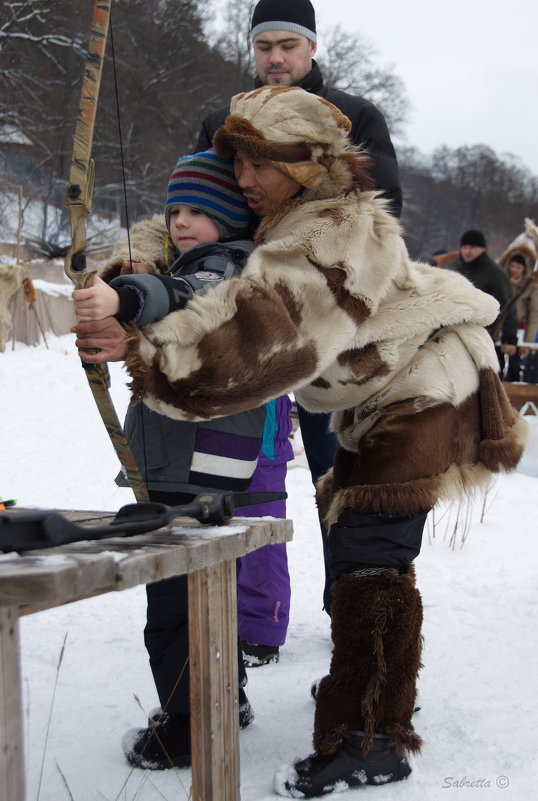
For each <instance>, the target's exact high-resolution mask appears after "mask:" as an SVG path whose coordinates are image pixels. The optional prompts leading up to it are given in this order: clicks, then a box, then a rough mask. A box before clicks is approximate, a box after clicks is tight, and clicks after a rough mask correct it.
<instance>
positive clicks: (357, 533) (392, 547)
mask: <svg viewBox="0 0 538 801" xmlns="http://www.w3.org/2000/svg"><path fill="white" fill-rule="evenodd" d="M427 516H428V511H424V512H420V513H419V514H416V515H397V514H380V513H377V512H369V511H366V510H363V509H345V510H344V511H343V512H342V514H341V515H340V517H339V518H338V520H337V521H336V523H335V524H334V525H332V526H331V532H330V536H329V550H330V557H331V565H330V568H331V575H332V578H333V580H334V579H336V578H337V577H338V576H339V575H340V574H341V573H348V572H351V571H352V570H357V569H359V568H363V567H394V568H397V569H398V570H399V571H400V573H407V571H408V569H409V565H410V564H411V562H412V561H413V560H414V559H416V557H417V556H418V555H419V553H420V547H421V544H422V532H423V530H424V525H425V523H426V517H427Z"/></svg>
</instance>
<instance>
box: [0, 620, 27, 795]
mask: <svg viewBox="0 0 538 801" xmlns="http://www.w3.org/2000/svg"><path fill="white" fill-rule="evenodd" d="M19 645H20V643H19V617H18V613H17V609H16V608H15V607H9V606H0V798H1V799H2V801H24V799H25V797H26V790H25V778H24V742H23V723H22V691H21V666H20V650H19Z"/></svg>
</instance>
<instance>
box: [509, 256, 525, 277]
mask: <svg viewBox="0 0 538 801" xmlns="http://www.w3.org/2000/svg"><path fill="white" fill-rule="evenodd" d="M508 272H509V274H510V278H515V279H516V280H517V279H519V278H521V277H522V275H523V273H524V272H525V268H524V266H523V265H522V264H520V263H519V262H518V261H511V262H510V264H509V265H508Z"/></svg>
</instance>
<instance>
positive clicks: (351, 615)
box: [314, 569, 422, 756]
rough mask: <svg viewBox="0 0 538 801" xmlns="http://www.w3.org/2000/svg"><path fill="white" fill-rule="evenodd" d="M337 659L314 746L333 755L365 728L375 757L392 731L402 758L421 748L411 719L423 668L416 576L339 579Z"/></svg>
mask: <svg viewBox="0 0 538 801" xmlns="http://www.w3.org/2000/svg"><path fill="white" fill-rule="evenodd" d="M332 589H333V603H332V606H331V619H332V639H333V645H334V648H333V656H332V660H331V668H330V673H329V675H328V676H326V677H325V678H324V679H322V680H321V682H320V685H319V689H318V692H317V696H316V717H315V723H314V748H315V749H316V752H317V753H319V754H322V755H329V754H333V753H334V752H335V751H336V750H337V749H338V747H339V746H340V744H341V743H342V741H343V739H344V738H345V737H347V736H349V735H350V734H351V733H352V732H357V731H358V730H360V731H362V732H364V738H363V740H362V749H363V753H364V754H365V755H366V754H368V752H369V750H370V749H371V747H372V744H373V741H374V735H375V734H384V735H388V737H389V739H390V744H391V746H393V747H394V748H395V749H396V752H397V754H398V755H399V756H404V755H405V754H406V753H409V752H411V753H418V752H419V751H420V747H421V745H422V741H421V739H420V737H419V736H418V735H417V734H416V733H415V731H414V729H413V726H412V723H411V716H412V714H413V709H414V705H415V697H416V679H417V674H418V671H419V668H420V666H421V665H420V655H421V646H422V641H421V635H420V629H421V625H422V603H421V598H420V593H419V591H418V590H417V588H416V587H415V580H414V573H413V572H412V569H411V572H409V573H407V574H406V575H398V574H397V572H396V571H391V572H390V573H388V574H385V575H382V576H375V577H367V578H364V577H361V578H358V577H356V576H354V575H353V574H351V573H349V574H346V573H344V574H342V575H340V576H339V578H338V579H337V580H336V581H335V582H334V584H333V588H332Z"/></svg>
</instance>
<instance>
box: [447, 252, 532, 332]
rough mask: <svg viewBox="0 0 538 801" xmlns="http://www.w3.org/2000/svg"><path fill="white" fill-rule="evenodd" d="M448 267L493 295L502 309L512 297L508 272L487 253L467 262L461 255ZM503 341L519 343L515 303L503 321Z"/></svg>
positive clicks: (489, 327)
mask: <svg viewBox="0 0 538 801" xmlns="http://www.w3.org/2000/svg"><path fill="white" fill-rule="evenodd" d="M447 269H449V270H453V271H454V272H456V273H459V274H460V275H463V276H464V277H465V278H467V280H468V281H470V282H471V284H473V285H474V286H475V287H476V288H477V289H481V290H482V292H487V294H488V295H492V296H493V297H494V298H495V300H496V301H497V302H498V303H499V306H500V308H501V310H502V308H503V306H505V305H506V304H507V303H508V301H509V300H510V298H511V297H512V287H511V285H510V281H509V280H508V277H507V275H506V273H504V272H503V270H502V269H501V268H500V267H499V265H498V264H497V263H496V262H494V261H493V259H490V257H489V256H488V254H487V253H485V252H484V253H481V254H480V256H478V257H477V258H476V259H473V261H469V262H465V261H463V259H462V258H461V256H460V257H459V258H458V259H456V260H455V261H453V262H451V263H450V264H448V265H447ZM495 327H496V321H495V322H494V323H493V324H492V325H491V326H488V330H489V331H493V330H495ZM501 342H502V344H503V345H516V344H517V315H516V307H515V305H513V306H512V307H511V308H510V309H509V310H508V313H507V314H506V317H505V318H504V320H503V323H502V335H501Z"/></svg>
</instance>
